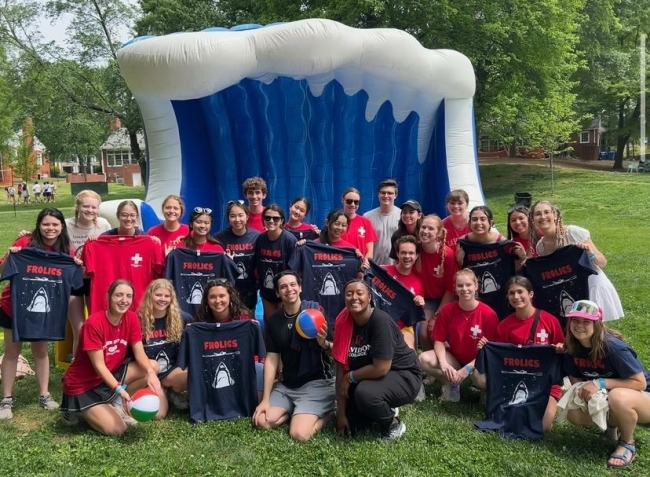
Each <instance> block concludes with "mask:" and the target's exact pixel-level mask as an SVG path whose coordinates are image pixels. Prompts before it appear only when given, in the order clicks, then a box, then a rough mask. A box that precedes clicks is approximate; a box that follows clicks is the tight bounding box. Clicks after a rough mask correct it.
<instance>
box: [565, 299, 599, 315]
mask: <svg viewBox="0 0 650 477" xmlns="http://www.w3.org/2000/svg"><path fill="white" fill-rule="evenodd" d="M571 311H579V312H581V313H586V314H587V315H592V316H595V317H598V318H600V308H599V307H598V305H597V304H596V303H594V302H592V301H589V300H578V301H574V302H573V305H571Z"/></svg>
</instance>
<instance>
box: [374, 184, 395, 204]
mask: <svg viewBox="0 0 650 477" xmlns="http://www.w3.org/2000/svg"><path fill="white" fill-rule="evenodd" d="M377 196H378V197H379V203H380V204H381V205H385V206H392V205H394V204H395V198H396V197H397V190H395V187H391V186H385V187H382V188H381V189H379V193H378V194H377Z"/></svg>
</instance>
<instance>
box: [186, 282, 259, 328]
mask: <svg viewBox="0 0 650 477" xmlns="http://www.w3.org/2000/svg"><path fill="white" fill-rule="evenodd" d="M214 287H223V288H225V289H226V292H228V297H229V298H230V303H229V304H228V309H229V310H228V311H229V313H228V314H229V317H230V319H229V320H228V321H237V320H240V319H241V318H242V317H244V318H251V319H252V318H253V317H254V314H253V312H252V311H251V310H249V309H248V307H247V306H246V305H245V304H244V302H243V301H242V299H241V297H240V296H239V293H238V292H237V290H236V289H235V287H233V285H232V283H230V281H228V280H227V279H225V278H217V279H216V280H210V281H209V282H208V283H207V285H206V286H205V289H204V290H203V297H202V298H201V306H200V307H199V311H198V312H197V313H196V316H195V317H194V321H197V322H205V323H217V320H216V318H215V316H214V314H213V313H212V310H211V309H210V305H209V304H208V297H209V296H210V290H211V289H212V288H214Z"/></svg>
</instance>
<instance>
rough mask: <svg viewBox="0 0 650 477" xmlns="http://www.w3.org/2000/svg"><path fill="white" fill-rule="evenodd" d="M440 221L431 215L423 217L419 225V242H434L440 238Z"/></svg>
mask: <svg viewBox="0 0 650 477" xmlns="http://www.w3.org/2000/svg"><path fill="white" fill-rule="evenodd" d="M441 233H442V223H441V222H440V221H439V220H436V219H434V218H433V217H425V218H424V220H423V221H422V224H421V225H420V234H419V235H420V237H419V239H420V242H422V243H423V244H425V243H431V242H435V241H436V240H438V239H440V234H441Z"/></svg>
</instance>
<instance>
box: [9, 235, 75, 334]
mask: <svg viewBox="0 0 650 477" xmlns="http://www.w3.org/2000/svg"><path fill="white" fill-rule="evenodd" d="M5 279H9V280H11V316H12V320H13V323H12V337H13V340H14V341H62V340H64V339H65V330H66V323H67V320H68V302H69V300H70V292H71V291H72V289H77V288H81V287H82V286H83V276H82V270H81V266H79V265H77V264H76V263H75V262H74V259H73V258H72V257H71V256H70V255H67V254H63V253H59V252H49V251H46V250H41V249H37V248H32V247H26V248H23V249H21V250H20V251H19V252H17V253H10V254H8V255H7V259H6V261H5V266H4V270H3V271H2V280H5Z"/></svg>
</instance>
